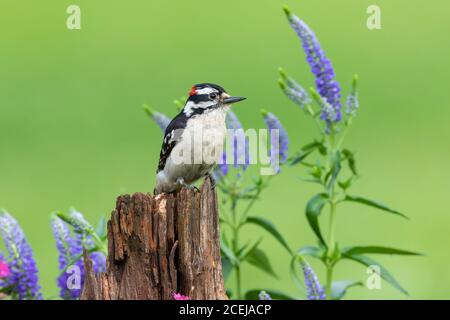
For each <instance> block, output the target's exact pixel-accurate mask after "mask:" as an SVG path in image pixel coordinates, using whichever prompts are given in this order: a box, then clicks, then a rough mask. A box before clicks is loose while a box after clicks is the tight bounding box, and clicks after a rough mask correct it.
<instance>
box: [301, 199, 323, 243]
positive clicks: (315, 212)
mask: <svg viewBox="0 0 450 320" xmlns="http://www.w3.org/2000/svg"><path fill="white" fill-rule="evenodd" d="M328 199H329V197H328V194H326V193H319V194H317V195H315V196H314V197H312V198H311V200H309V201H308V203H307V205H306V218H307V219H308V222H309V225H310V226H311V229H313V231H314V233H315V234H316V236H317V238H319V240H320V242H321V243H322V244H323V245H324V246H326V243H325V240H324V239H323V237H322V233H321V232H320V227H319V216H320V214H321V213H322V209H323V207H324V206H325V204H326V203H327V202H328Z"/></svg>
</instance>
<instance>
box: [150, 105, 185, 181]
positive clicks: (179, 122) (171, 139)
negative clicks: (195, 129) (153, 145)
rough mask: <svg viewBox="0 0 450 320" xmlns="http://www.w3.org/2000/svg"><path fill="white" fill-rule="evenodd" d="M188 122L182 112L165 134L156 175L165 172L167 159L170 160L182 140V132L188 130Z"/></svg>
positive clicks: (170, 124)
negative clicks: (174, 149)
mask: <svg viewBox="0 0 450 320" xmlns="http://www.w3.org/2000/svg"><path fill="white" fill-rule="evenodd" d="M186 122H187V117H186V115H185V114H184V113H183V112H181V113H179V114H178V115H177V116H176V117H175V118H173V119H172V121H171V122H170V123H169V125H168V126H167V128H166V131H165V133H164V140H163V143H162V147H161V152H160V154H159V163H158V170H156V173H158V172H160V171H161V170H164V167H165V166H166V162H167V159H168V158H169V156H170V154H171V152H172V150H173V148H174V147H175V146H176V145H177V143H178V141H179V140H180V138H181V133H182V130H183V129H184V128H186Z"/></svg>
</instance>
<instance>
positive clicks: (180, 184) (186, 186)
mask: <svg viewBox="0 0 450 320" xmlns="http://www.w3.org/2000/svg"><path fill="white" fill-rule="evenodd" d="M177 184H178V185H179V186H180V187H182V188H186V189H188V190H194V191H198V192H200V190H199V189H198V188H197V187H196V186H194V185H191V184H187V183H186V182H184V179H182V178H180V179H178V180H177Z"/></svg>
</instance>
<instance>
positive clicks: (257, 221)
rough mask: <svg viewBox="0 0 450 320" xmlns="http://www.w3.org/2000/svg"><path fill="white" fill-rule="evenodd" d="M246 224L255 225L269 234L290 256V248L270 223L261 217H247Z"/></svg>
mask: <svg viewBox="0 0 450 320" xmlns="http://www.w3.org/2000/svg"><path fill="white" fill-rule="evenodd" d="M246 222H249V223H253V224H256V225H258V226H260V227H261V228H263V229H264V230H266V231H267V232H269V233H270V234H271V235H272V236H273V237H274V238H275V239H277V240H278V242H279V243H280V244H281V245H282V246H283V247H284V248H286V250H287V251H288V252H289V253H290V254H292V250H291V248H289V245H288V244H287V242H286V240H285V239H284V237H283V236H282V235H281V233H280V232H279V231H278V229H277V228H276V227H275V225H274V224H273V223H272V222H270V221H269V220H267V219H264V218H261V217H248V218H247V220H246Z"/></svg>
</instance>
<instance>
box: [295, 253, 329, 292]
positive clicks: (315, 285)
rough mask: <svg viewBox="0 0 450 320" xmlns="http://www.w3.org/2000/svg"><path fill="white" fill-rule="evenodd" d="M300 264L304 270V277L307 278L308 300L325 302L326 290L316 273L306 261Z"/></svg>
mask: <svg viewBox="0 0 450 320" xmlns="http://www.w3.org/2000/svg"><path fill="white" fill-rule="evenodd" d="M300 264H301V266H302V270H303V276H304V278H305V286H306V294H307V297H308V300H325V299H326V296H325V290H324V289H323V287H322V285H321V284H320V282H319V279H318V278H317V275H316V274H315V273H314V270H313V269H312V268H311V266H310V265H309V264H308V263H307V262H306V261H305V260H303V259H302V260H301V261H300Z"/></svg>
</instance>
